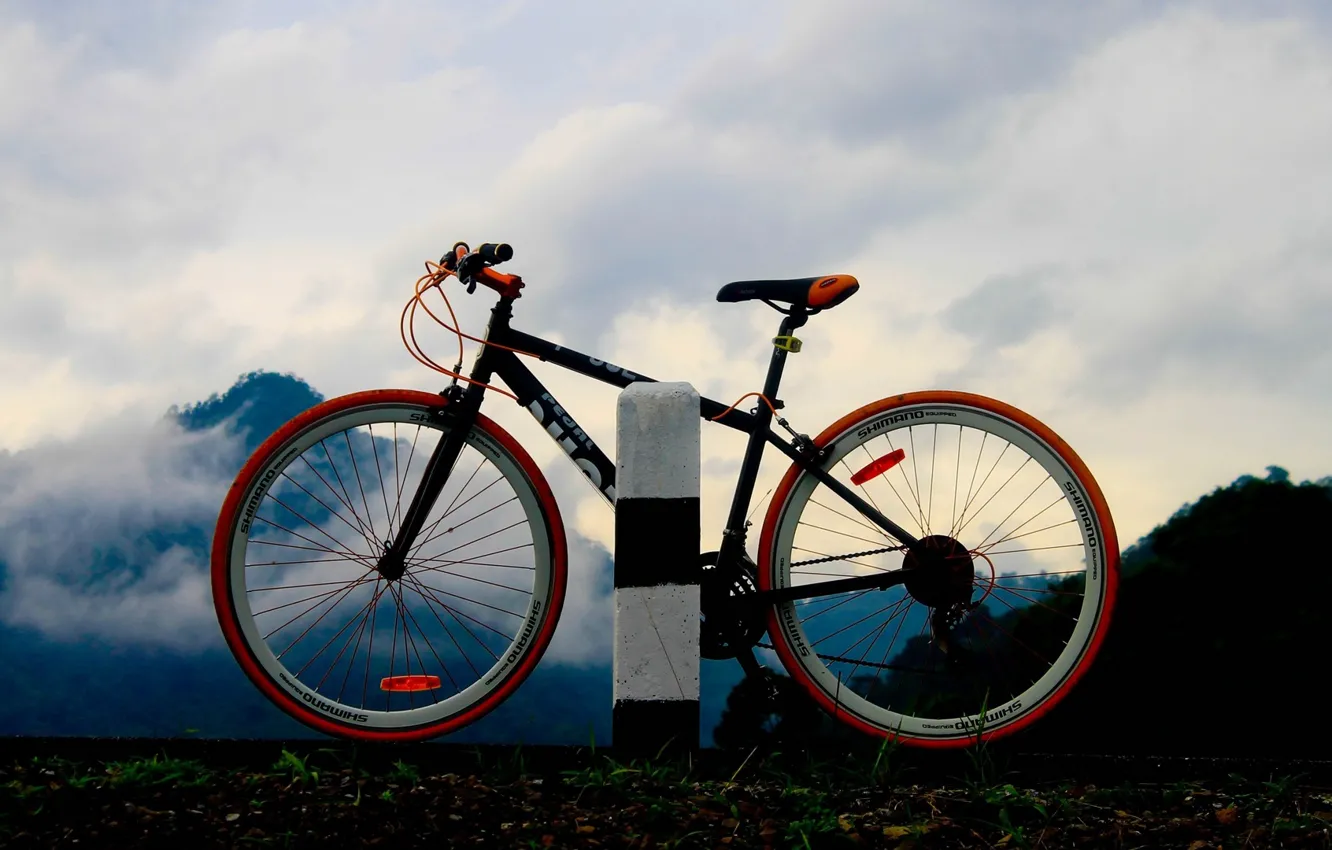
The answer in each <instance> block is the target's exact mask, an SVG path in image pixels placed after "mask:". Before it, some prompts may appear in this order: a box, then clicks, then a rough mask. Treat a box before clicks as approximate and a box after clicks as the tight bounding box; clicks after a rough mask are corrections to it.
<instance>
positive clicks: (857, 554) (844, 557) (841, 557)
mask: <svg viewBox="0 0 1332 850" xmlns="http://www.w3.org/2000/svg"><path fill="white" fill-rule="evenodd" d="M906 548H908V547H906V546H888V547H886V548H884V549H868V550H866V551H864V552H852V553H850V554H848V555H829V556H828V557H826V558H813V559H811V560H808V561H793V562H792V563H791V566H793V567H803V566H806V565H807V564H826V563H828V562H829V561H846V560H849V559H851V558H863V557H865V556H866V555H880V554H882V553H884V552H901V551H902V550H903V549H906Z"/></svg>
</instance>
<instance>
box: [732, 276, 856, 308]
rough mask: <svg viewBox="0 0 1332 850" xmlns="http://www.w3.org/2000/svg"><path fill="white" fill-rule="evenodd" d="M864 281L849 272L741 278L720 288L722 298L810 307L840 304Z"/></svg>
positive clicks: (826, 306) (827, 306)
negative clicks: (787, 278)
mask: <svg viewBox="0 0 1332 850" xmlns="http://www.w3.org/2000/svg"><path fill="white" fill-rule="evenodd" d="M859 288H860V283H859V282H858V281H857V280H856V279H855V278H854V277H852V276H851V275H849V274H834V275H823V276H820V277H801V278H796V279H794V280H737V281H735V282H734V283H728V284H726V285H725V286H723V287H722V288H721V289H720V290H718V291H717V300H718V301H780V302H781V303H783V304H790V305H792V306H793V307H800V308H803V309H808V310H827V309H828V308H829V307H836V306H837V305H838V304H841V303H842V302H843V301H845V300H846V299H848V298H850V297H851V296H852V295H854V294H855V292H856V290H857V289H859Z"/></svg>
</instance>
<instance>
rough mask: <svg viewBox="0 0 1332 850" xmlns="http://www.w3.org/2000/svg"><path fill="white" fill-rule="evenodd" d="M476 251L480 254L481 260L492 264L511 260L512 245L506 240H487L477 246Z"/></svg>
mask: <svg viewBox="0 0 1332 850" xmlns="http://www.w3.org/2000/svg"><path fill="white" fill-rule="evenodd" d="M476 253H478V254H480V255H481V259H482V261H484V262H487V263H490V264H491V265H494V264H495V263H504V262H508V261H509V260H512V259H513V246H512V245H510V244H509V243H507V242H487V243H485V244H484V245H479V246H477V249H476Z"/></svg>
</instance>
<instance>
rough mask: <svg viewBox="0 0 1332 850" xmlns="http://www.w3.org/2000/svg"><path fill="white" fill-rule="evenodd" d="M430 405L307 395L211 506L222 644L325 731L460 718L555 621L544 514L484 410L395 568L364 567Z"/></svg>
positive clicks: (551, 548) (429, 418) (479, 707)
mask: <svg viewBox="0 0 1332 850" xmlns="http://www.w3.org/2000/svg"><path fill="white" fill-rule="evenodd" d="M446 404H447V402H445V400H444V399H443V398H441V397H440V396H437V395H431V394H429V393H423V392H416V391H412V390H374V391H370V392H362V393H355V394H353V395H348V396H343V397H341V398H335V399H330V400H328V401H325V402H323V403H321V404H319V405H316V406H315V407H313V408H311V409H310V410H307V411H306V412H304V413H302V414H301V415H299V416H297V417H296V418H295V419H293V420H292V421H290V422H288V423H287V424H286V425H284V426H282V428H280V429H279V430H278V431H277V432H276V433H275V434H273V435H272V436H271V437H269V438H268V439H267V440H266V441H264V443H263V445H261V446H260V447H259V448H258V450H257V451H256V452H255V453H254V455H253V456H252V457H251V458H250V459H249V461H248V462H247V463H246V464H245V466H244V468H243V469H242V470H241V472H240V474H239V475H238V476H237V478H236V481H235V483H234V484H233V485H232V488H231V491H230V492H229V493H228V494H227V498H226V501H225V502H224V504H223V507H222V511H221V514H220V515H219V517H218V521H217V529H216V531H215V534H214V538H213V553H212V587H213V602H214V606H215V607H216V610H217V617H218V622H219V624H220V625H221V627H222V633H223V635H224V636H225V638H226V641H227V645H228V647H230V649H231V652H232V654H233V655H235V657H236V660H237V661H238V662H239V663H240V666H241V668H242V669H243V670H244V671H245V673H246V675H247V676H248V677H249V678H250V680H251V681H252V682H253V683H254V684H255V685H256V687H258V688H259V690H260V691H262V692H263V693H264V694H265V695H266V696H267V697H268V698H269V699H271V700H272V701H273V702H274V703H276V704H277V705H278V707H280V708H281V709H282V710H283V711H286V712H287V713H288V714H290V715H291V716H293V717H295V718H296V719H297V720H300V721H301V722H302V723H305V724H306V725H308V726H311V727H313V728H315V729H318V730H320V731H322V732H326V733H328V734H330V735H336V736H339V737H344V738H351V739H360V740H369V741H415V740H423V739H426V738H431V737H434V736H437V735H441V734H444V733H447V732H451V731H454V730H456V729H459V728H461V727H463V726H465V725H467V724H469V723H472V722H474V721H475V720H477V719H479V718H480V717H481V716H482V715H484V714H486V713H487V712H489V711H491V710H492V709H494V708H495V707H496V706H498V705H499V704H500V703H501V702H503V701H504V699H505V698H506V697H507V696H508V695H509V694H510V693H512V692H513V691H514V690H515V689H516V688H517V687H518V685H519V684H521V683H522V681H523V680H524V679H525V678H526V677H527V676H528V674H529V673H530V672H531V671H532V668H533V667H534V666H535V665H536V662H537V660H538V659H539V658H540V657H541V655H542V653H543V652H544V651H545V649H546V646H547V645H548V644H549V642H550V639H551V636H552V634H553V633H554V630H555V623H556V621H557V620H558V619H559V614H560V608H561V606H562V605H563V601H564V592H565V585H566V581H567V576H568V573H567V555H566V546H565V539H564V528H563V525H562V524H561V521H560V514H559V509H558V508H557V507H556V505H555V499H554V497H553V496H552V494H551V491H550V487H549V486H547V484H546V481H545V479H544V478H543V477H542V475H541V472H540V470H539V469H538V468H537V466H536V464H535V463H533V462H532V459H531V457H529V456H528V454H527V452H525V451H524V450H523V449H522V447H521V446H519V445H518V444H517V443H516V442H515V441H514V440H513V438H512V437H510V436H509V435H508V434H507V433H505V432H504V431H503V430H502V429H501V428H500V427H499V426H498V425H496V424H495V423H494V422H492V421H491V420H489V419H487V418H486V417H484V416H480V415H478V416H477V418H476V422H475V423H474V424H473V426H472V427H471V430H470V432H469V433H468V435H467V438H466V442H465V444H464V446H463V449H462V453H461V454H460V455H459V457H458V460H457V462H456V463H455V464H454V467H453V471H452V474H451V475H450V476H449V479H448V481H447V483H446V485H445V487H444V490H443V492H441V493H440V495H439V497H438V499H437V500H436V502H435V505H434V507H433V509H432V510H431V511H430V513H429V514H428V515H427V517H426V521H425V524H424V525H423V526H422V530H421V532H420V533H419V534H418V535H417V537H416V541H415V543H414V544H413V547H412V549H411V550H410V552H409V553H408V556H407V562H406V569H405V571H403V572H402V573H401V575H400V576H396V577H393V578H392V579H388V578H385V577H384V575H381V574H380V572H379V571H378V569H377V565H378V562H379V559H380V557H381V556H382V555H383V554H384V552H385V551H386V549H387V548H388V545H389V543H390V541H391V540H392V539H393V537H394V535H395V534H396V533H397V532H398V529H399V526H400V524H401V522H402V519H403V514H404V513H405V511H406V509H407V506H408V505H409V504H410V503H411V501H412V496H413V494H414V493H415V492H416V489H417V487H418V486H419V485H420V483H421V480H422V474H423V472H424V471H425V468H426V463H427V461H428V460H429V459H430V457H431V453H432V452H433V450H434V449H435V447H436V445H438V444H439V442H440V441H441V440H442V439H443V437H444V436H445V434H446V433H447V432H448V429H449V427H450V426H449V425H448V424H447V421H446V420H445V419H444V418H442V417H440V416H438V415H437V414H438V413H439V411H441V410H442V409H443V408H444V406H445V405H446ZM389 574H390V575H393V572H392V571H390V573H389Z"/></svg>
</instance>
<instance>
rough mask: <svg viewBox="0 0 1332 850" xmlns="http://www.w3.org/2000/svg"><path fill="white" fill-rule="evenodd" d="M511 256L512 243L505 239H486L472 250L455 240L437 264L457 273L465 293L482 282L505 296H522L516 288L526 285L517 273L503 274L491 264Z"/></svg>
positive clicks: (503, 260) (473, 290)
mask: <svg viewBox="0 0 1332 850" xmlns="http://www.w3.org/2000/svg"><path fill="white" fill-rule="evenodd" d="M511 259H513V246H512V245H509V244H508V243H507V242H485V243H483V244H481V245H478V246H477V248H476V250H475V251H473V250H472V249H470V248H469V247H467V243H466V242H455V243H454V244H453V249H452V250H450V251H449V252H448V253H447V254H445V255H444V256H443V257H440V259H439V264H440V265H441V266H443V267H444V268H445V269H447V270H449V271H451V272H453V273H454V274H456V275H457V276H458V280H459V282H461V283H462V284H463V285H465V286H466V287H467V294H468V295H471V294H472V293H473V292H475V291H476V285H477V284H478V283H483V284H485V285H486V286H488V287H489V288H491V289H493V290H495V291H496V292H498V293H499V294H500V295H502V296H504V297H505V298H521V297H522V295H521V293H520V292H519V290H520V289H522V288H523V286H524V285H525V284H524V283H523V279H522V278H521V277H519V276H518V275H516V274H504V273H502V272H497V271H495V270H494V269H492V268H491V266H493V265H498V264H500V263H503V262H507V261H509V260H511Z"/></svg>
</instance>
